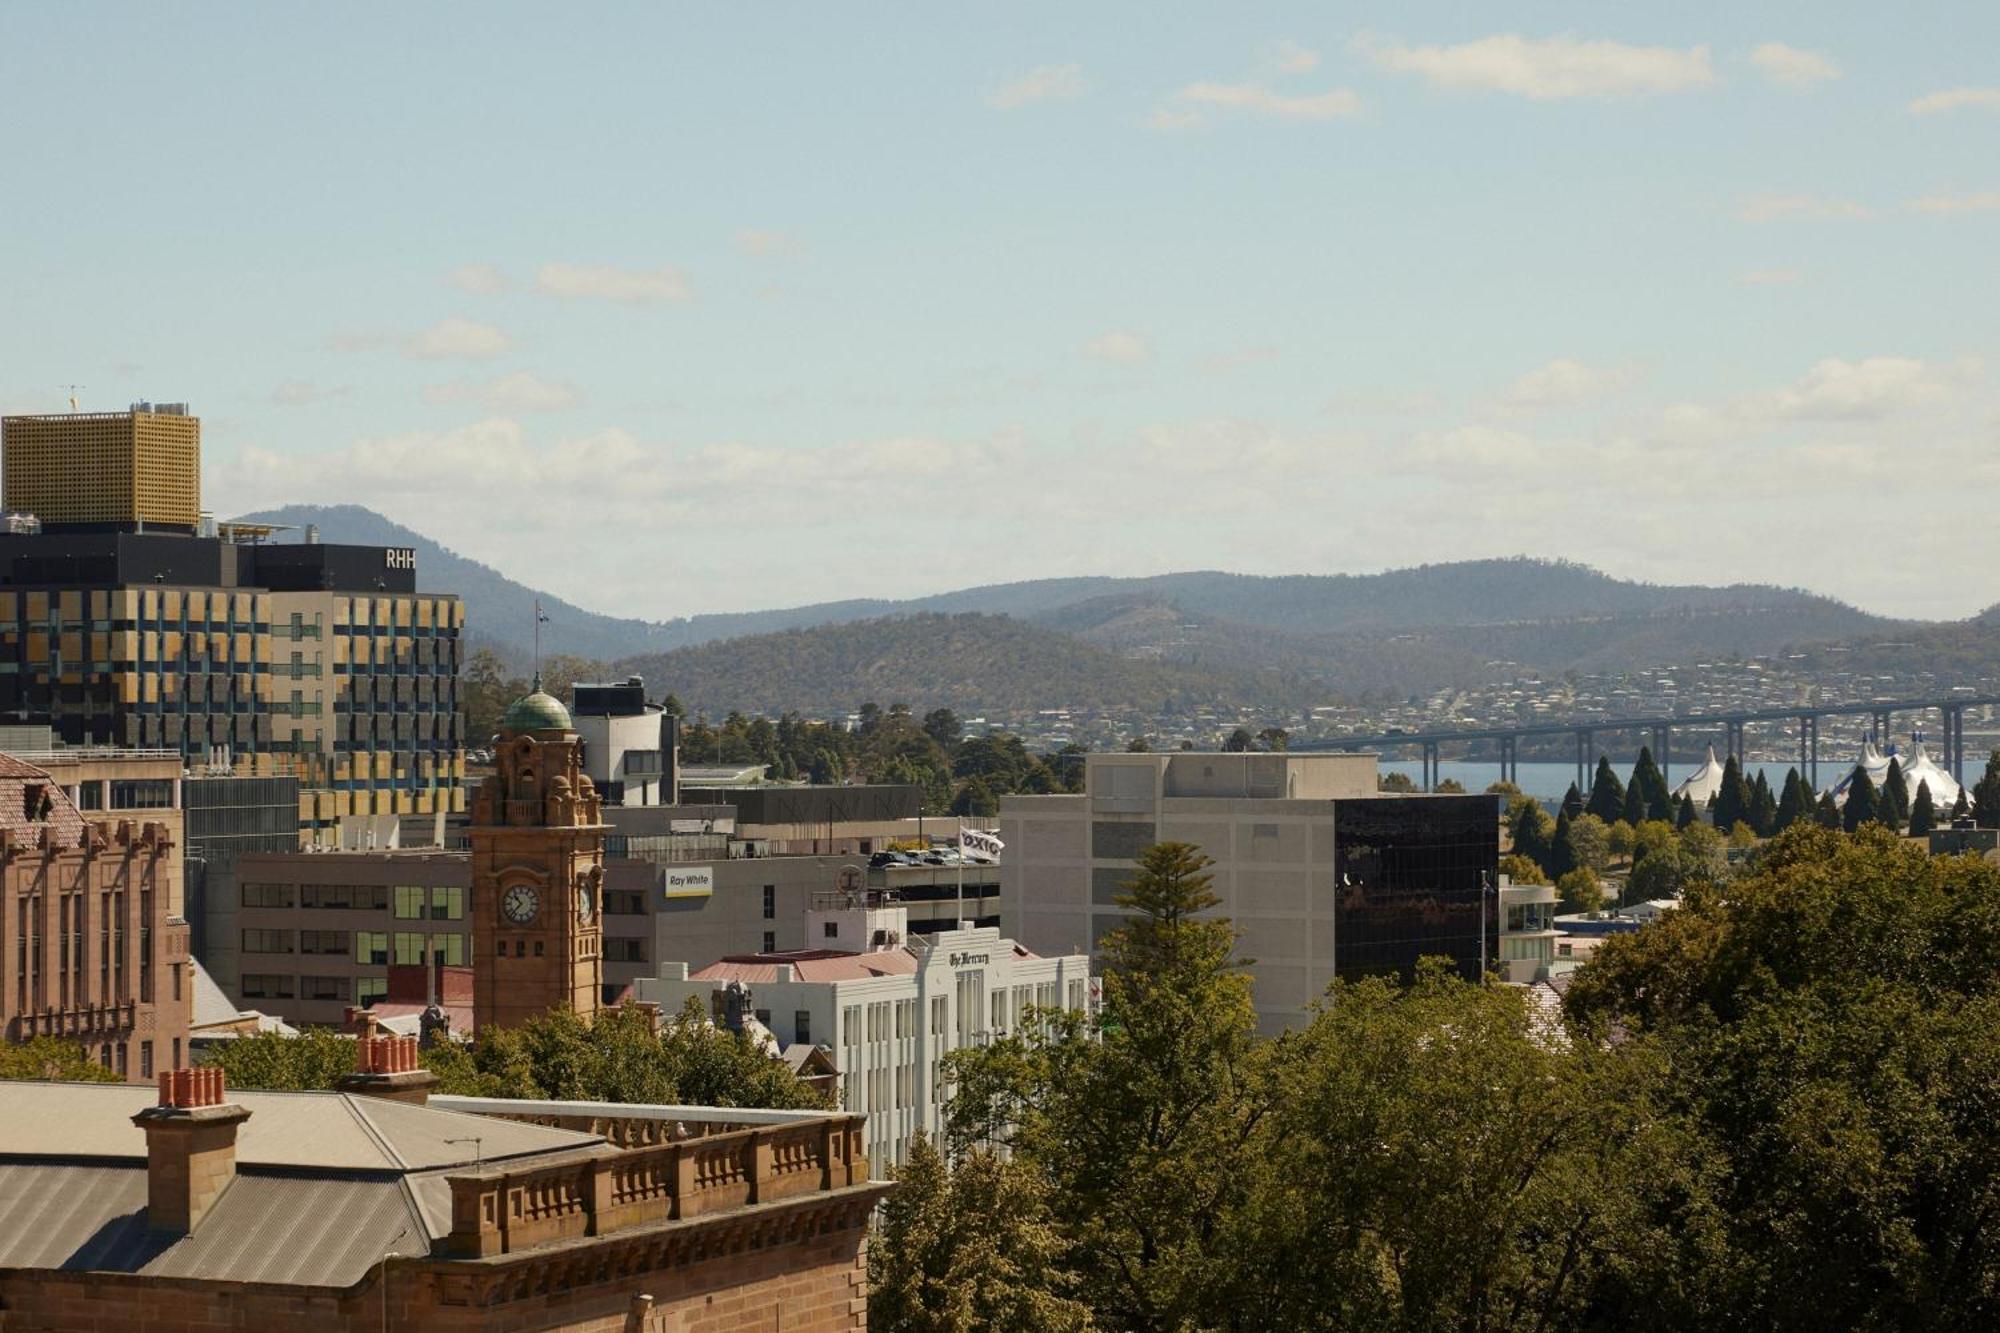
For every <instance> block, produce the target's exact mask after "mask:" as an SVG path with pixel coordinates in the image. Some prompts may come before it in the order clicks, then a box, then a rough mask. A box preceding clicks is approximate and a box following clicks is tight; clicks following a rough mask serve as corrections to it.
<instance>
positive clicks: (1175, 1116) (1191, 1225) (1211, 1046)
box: [947, 842, 1268, 1331]
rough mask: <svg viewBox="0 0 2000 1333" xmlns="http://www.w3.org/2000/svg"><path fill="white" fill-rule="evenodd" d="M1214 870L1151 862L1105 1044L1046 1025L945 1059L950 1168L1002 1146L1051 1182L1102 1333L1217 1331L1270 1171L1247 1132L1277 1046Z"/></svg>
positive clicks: (1130, 899) (1138, 896) (1204, 861)
mask: <svg viewBox="0 0 2000 1333" xmlns="http://www.w3.org/2000/svg"><path fill="white" fill-rule="evenodd" d="M1211 864H1212V863H1211V862H1210V861H1209V859H1208V858H1207V857H1205V856H1203V855H1202V854H1201V852H1200V851H1199V849H1197V848H1195V847H1192V846H1189V845H1187V844H1185V843H1171V842H1170V843H1160V844H1157V845H1155V846H1153V847H1149V848H1147V849H1146V850H1145V851H1144V852H1143V853H1142V854H1141V856H1140V858H1139V866H1138V869H1137V872H1136V873H1135V875H1134V877H1133V878H1132V880H1131V881H1129V882H1128V883H1127V885H1126V886H1125V890H1124V892H1122V893H1121V894H1119V896H1118V899H1117V902H1118V906H1119V907H1120V908H1121V909H1122V910H1123V911H1124V912H1125V913H1126V914H1127V916H1128V918H1129V920H1128V924H1126V925H1125V926H1123V927H1121V928H1120V929H1117V930H1114V931H1112V932H1110V933H1109V934H1108V935H1106V936H1105V937H1104V939H1103V940H1102V941H1101V942H1100V944H1099V956H1100V958H1101V959H1102V961H1103V966H1104V974H1103V975H1104V980H1103V986H1104V998H1103V1004H1102V1009H1101V1012H1100V1014H1099V1031H1098V1034H1097V1037H1096V1039H1093V1037H1092V1035H1091V1033H1090V1032H1088V1031H1087V1030H1085V1029H1084V1027H1083V1026H1082V1025H1081V1023H1080V1022H1078V1021H1076V1020H1075V1019H1074V1018H1073V1017H1071V1018H1054V1017H1052V1018H1050V1019H1048V1020H1047V1021H1044V1022H1042V1023H1039V1024H1034V1025H1029V1026H1028V1027H1027V1028H1026V1029H1025V1030H1024V1031H1023V1032H1022V1033H1021V1034H1019V1035H1017V1036H1012V1037H1008V1038H1003V1039H1001V1040H999V1041H996V1042H993V1043H991V1044H989V1045H987V1046H984V1047H972V1048H967V1049H964V1050H960V1051H956V1052H954V1053H953V1054H952V1055H950V1056H949V1057H947V1065H948V1071H949V1072H948V1075H947V1077H948V1079H949V1081H950V1082H951V1084H952V1085H953V1087H954V1093H953V1097H952V1101H951V1105H950V1108H949V1111H948V1113H947V1114H948V1134H949V1142H950V1145H951V1149H952V1155H953V1156H954V1158H956V1157H957V1156H959V1155H960V1154H962V1153H965V1152H968V1151H971V1150H973V1149H974V1148H976V1147H979V1146H981V1145H984V1144H988V1143H998V1144H1005V1145H1006V1146H1007V1148H1008V1149H1009V1150H1010V1151H1011V1153H1012V1155H1013V1157H1014V1159H1015V1160H1017V1161H1021V1162H1024V1163H1027V1164H1030V1165H1032V1166H1033V1167H1034V1168H1036V1169H1037V1170H1039V1171H1040V1172H1041V1173H1042V1177H1043V1180H1044V1181H1045V1182H1046V1184H1047V1199H1048V1203H1049V1207H1050V1209H1051V1211H1052V1214H1053V1215H1054V1217H1055V1220H1056V1222H1057V1225H1058V1226H1059V1227H1060V1228H1061V1230H1062V1231H1063V1233H1064V1235H1065V1237H1066V1239H1067V1240H1068V1242H1069V1247H1068V1253H1069V1254H1070V1256H1071V1262H1072V1264H1073V1266H1074V1271H1075V1273H1076V1275H1077V1278H1078V1286H1077V1288H1076V1296H1077V1298H1078V1299H1081V1300H1083V1301H1084V1302H1086V1303H1087V1304H1088V1305H1089V1306H1090V1307H1091V1308H1092V1310H1093V1311H1094V1312H1095V1313H1096V1317H1097V1320H1098V1322H1099V1323H1101V1324H1103V1325H1105V1326H1107V1327H1112V1328H1119V1329H1137V1330H1161V1331H1164V1330H1170V1329H1182V1328H1190V1327H1198V1326H1202V1325H1203V1324H1204V1323H1206V1322H1207V1316H1208V1315H1209V1314H1210V1313H1211V1312H1213V1311H1214V1310H1216V1309H1217V1308H1218V1305H1217V1302H1218V1300H1226V1297H1227V1292H1228V1282H1227V1278H1226V1273H1225V1271H1224V1267H1223V1265H1222V1264H1221V1263H1220V1262H1219V1261H1220V1260H1221V1258H1222V1255H1221V1254H1220V1253H1219V1252H1218V1247H1217V1241H1218V1237H1219V1235H1220V1234H1222V1229H1223V1227H1224V1225H1225V1221H1226V1219H1227V1218H1228V1217H1229V1216H1231V1215H1232V1214H1233V1213H1235V1212H1236V1211H1237V1210H1238V1209H1239V1208H1240V1206H1241V1201H1242V1199H1243V1198H1244V1196H1245V1192H1246V1191H1247V1190H1248V1189H1249V1188H1250V1187H1251V1185H1252V1184H1253V1182H1254V1181H1255V1180H1257V1179H1259V1178H1261V1177H1262V1176H1263V1173H1264V1171H1265V1169H1266V1168H1265V1164H1264V1162H1263V1159H1262V1158H1261V1157H1260V1156H1259V1155H1258V1152H1257V1149H1256V1146H1255V1144H1254V1143H1253V1142H1252V1140H1251V1136H1250V1135H1249V1134H1247V1133H1246V1130H1247V1129H1248V1128H1249V1127H1251V1126H1254V1125H1255V1124H1256V1123H1258V1121H1259V1120H1260V1119H1261V1116H1262V1114H1263V1110H1262V1107H1263V1104H1264V1101H1263V1099H1264V1097H1265V1096H1266V1095H1267V1089H1266V1087H1265V1082H1264V1079H1263V1078H1262V1076H1261V1074H1260V1069H1261V1062H1262V1060H1263V1059H1264V1058H1265V1055H1266V1052H1267V1050H1268V1048H1260V1047H1259V1046H1258V1045H1257V1044H1256V1043H1255V1041H1254V1033H1255V1029H1256V1015H1255V1012H1254V1011H1253V1009H1252V1008H1251V1003H1250V984H1249V979H1248V977H1246V976H1245V975H1244V973H1243V971H1242V970H1241V966H1240V964H1239V960H1238V959H1237V957H1236V931H1235V928H1234V927H1233V926H1232V925H1231V924H1230V923H1229V922H1227V921H1223V920H1218V919H1216V918H1215V917H1214V916H1212V915H1211V913H1212V912H1213V910H1214V908H1215V907H1216V906H1217V905H1218V904H1219V900H1218V899H1217V897H1216V896H1215V893H1214V891H1213V889H1212V887H1211V877H1210V875H1209V874H1208V868H1209V866H1210V865H1211Z"/></svg>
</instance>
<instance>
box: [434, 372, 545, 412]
mask: <svg viewBox="0 0 2000 1333" xmlns="http://www.w3.org/2000/svg"><path fill="white" fill-rule="evenodd" d="M424 401H425V402H429V403H478V404H479V405H480V406H482V407H485V408H487V409H489V410H491V411H496V412H560V411H563V410H564V409H566V408H571V407H575V406H576V405H577V404H579V403H581V402H582V401H583V395H582V394H581V393H579V392H578V391H577V388H576V386H575V385H573V384H569V383H566V382H564V381H562V380H551V379H544V378H543V377H542V376H540V375H535V374H531V373H529V372H528V371H525V370H517V371H513V372H511V373H509V374H506V375H501V376H499V377H498V378H497V379H491V380H483V381H474V380H453V381H451V382H450V383H449V384H433V385H430V386H428V387H427V388H425V390H424Z"/></svg>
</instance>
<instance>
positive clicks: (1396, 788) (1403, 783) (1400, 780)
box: [1375, 773, 1417, 793]
mask: <svg viewBox="0 0 2000 1333" xmlns="http://www.w3.org/2000/svg"><path fill="white" fill-rule="evenodd" d="M1416 789H1417V784H1416V782H1415V780H1414V779H1412V778H1411V777H1410V775H1409V774H1408V773H1382V774H1378V775H1377V776H1376V778H1375V790H1376V791H1393V792H1404V793H1408V792H1413V791H1415V790H1416Z"/></svg>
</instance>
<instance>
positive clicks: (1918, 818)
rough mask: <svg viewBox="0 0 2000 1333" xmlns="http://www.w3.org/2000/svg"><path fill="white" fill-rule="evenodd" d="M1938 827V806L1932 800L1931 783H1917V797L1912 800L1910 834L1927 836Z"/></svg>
mask: <svg viewBox="0 0 2000 1333" xmlns="http://www.w3.org/2000/svg"><path fill="white" fill-rule="evenodd" d="M1936 827H1937V806H1936V805H1935V804H1933V803H1932V801H1931V784H1930V783H1928V782H1919V783H1918V784H1917V799H1916V800H1914V801H1912V802H1910V836H1911V837H1913V838H1927V837H1929V836H1930V834H1931V830H1932V829H1935V828H1936Z"/></svg>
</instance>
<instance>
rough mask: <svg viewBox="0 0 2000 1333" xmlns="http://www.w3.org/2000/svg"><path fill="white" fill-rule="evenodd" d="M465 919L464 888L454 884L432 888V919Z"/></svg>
mask: <svg viewBox="0 0 2000 1333" xmlns="http://www.w3.org/2000/svg"><path fill="white" fill-rule="evenodd" d="M464 919H465V890H464V889H461V888H458V887H456V886H453V885H444V886H441V887H438V888H434V889H432V890H431V920H433V921H463V920H464Z"/></svg>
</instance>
